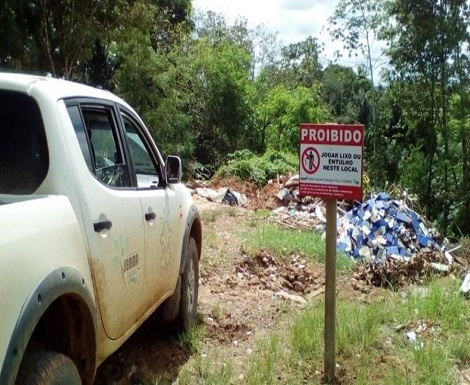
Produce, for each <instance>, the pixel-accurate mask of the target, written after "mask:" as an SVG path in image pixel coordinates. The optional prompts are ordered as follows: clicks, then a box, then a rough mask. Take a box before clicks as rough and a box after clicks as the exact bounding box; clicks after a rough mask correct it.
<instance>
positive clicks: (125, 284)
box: [0, 74, 202, 385]
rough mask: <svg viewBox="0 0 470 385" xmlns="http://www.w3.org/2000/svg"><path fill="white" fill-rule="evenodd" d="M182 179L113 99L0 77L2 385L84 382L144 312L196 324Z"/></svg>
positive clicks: (194, 257) (57, 84)
mask: <svg viewBox="0 0 470 385" xmlns="http://www.w3.org/2000/svg"><path fill="white" fill-rule="evenodd" d="M181 170H182V169H181V161H180V159H179V158H178V157H176V156H168V157H167V158H166V161H164V160H163V159H162V156H161V155H160V153H159V151H158V149H157V147H156V145H155V143H154V141H153V140H152V138H151V136H150V135H149V132H148V131H147V129H146V127H145V125H144V123H143V122H142V120H141V119H140V118H139V116H138V115H137V113H136V112H135V111H134V110H133V109H132V108H131V107H130V106H129V105H128V104H127V103H125V102H124V101H123V100H121V99H120V98H118V97H117V96H115V95H113V94H112V93H110V92H107V91H103V90H98V89H95V88H92V87H87V86H84V85H80V84H76V83H72V82H67V81H64V80H57V79H52V78H46V77H38V76H29V75H21V74H0V384H1V385H13V384H17V385H20V384H28V385H38V384H41V385H45V384H64V385H76V384H83V385H86V384H88V385H91V384H93V380H94V376H95V372H96V368H97V366H98V365H99V364H100V363H101V362H102V361H103V360H104V359H105V358H106V357H108V356H109V355H110V354H111V353H113V352H114V351H115V350H116V349H117V348H119V347H120V346H121V345H122V344H123V343H124V341H126V339H127V338H129V336H130V335H131V334H132V333H133V332H134V331H135V330H136V329H137V328H138V327H139V326H140V325H141V324H142V323H143V322H144V321H145V320H146V319H147V318H148V317H149V316H150V315H152V314H158V315H159V316H160V317H161V318H163V320H164V321H167V322H173V323H175V324H177V325H179V326H180V327H182V328H186V327H189V326H190V325H191V324H192V323H193V322H194V321H195V319H196V311H197V296H198V278H199V258H200V255H201V238H202V230H201V221H200V218H199V214H198V211H197V209H196V207H195V205H194V202H193V200H192V197H191V195H190V193H189V191H188V190H187V189H186V188H185V186H184V185H183V184H182V183H181V173H182V171H181ZM157 308H158V310H157ZM156 327H157V326H156Z"/></svg>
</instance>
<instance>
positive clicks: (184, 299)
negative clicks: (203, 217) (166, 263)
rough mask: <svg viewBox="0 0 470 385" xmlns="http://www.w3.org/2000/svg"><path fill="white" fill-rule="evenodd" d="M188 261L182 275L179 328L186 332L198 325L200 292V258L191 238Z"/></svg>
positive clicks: (188, 247) (187, 253)
mask: <svg viewBox="0 0 470 385" xmlns="http://www.w3.org/2000/svg"><path fill="white" fill-rule="evenodd" d="M185 259H186V261H185V266H184V270H183V274H182V275H181V299H180V305H179V313H178V326H179V327H180V328H181V329H183V330H186V329H188V328H190V327H191V326H192V325H194V324H195V323H196V319H197V298H198V291H199V257H198V253H197V246H196V241H195V240H194V238H192V237H190V238H189V242H188V246H187V248H186V258H185Z"/></svg>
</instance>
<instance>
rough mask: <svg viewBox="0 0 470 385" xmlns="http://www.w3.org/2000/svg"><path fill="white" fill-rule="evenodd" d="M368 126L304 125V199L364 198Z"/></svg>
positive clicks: (301, 170)
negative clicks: (366, 132) (365, 141)
mask: <svg viewBox="0 0 470 385" xmlns="http://www.w3.org/2000/svg"><path fill="white" fill-rule="evenodd" d="M363 155H364V126H362V125H344V124H305V123H302V124H301V125H300V173H299V174H300V186H299V195H300V196H312V197H322V198H334V199H359V200H360V199H362V170H363Z"/></svg>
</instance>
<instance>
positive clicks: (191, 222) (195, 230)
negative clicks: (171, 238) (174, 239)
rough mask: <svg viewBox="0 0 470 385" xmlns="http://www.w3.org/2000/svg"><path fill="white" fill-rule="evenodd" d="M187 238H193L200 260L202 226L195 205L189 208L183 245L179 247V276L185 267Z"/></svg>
mask: <svg viewBox="0 0 470 385" xmlns="http://www.w3.org/2000/svg"><path fill="white" fill-rule="evenodd" d="M189 237H193V238H194V240H195V241H196V246H197V254H198V256H199V259H200V258H201V250H202V225H201V219H200V217H199V213H198V211H197V209H196V206H195V205H192V206H191V209H190V210H189V215H188V218H187V221H186V231H185V232H184V237H183V244H182V245H181V263H180V270H179V275H181V274H183V271H184V267H185V265H186V261H185V260H184V259H185V258H186V246H187V244H188V242H189Z"/></svg>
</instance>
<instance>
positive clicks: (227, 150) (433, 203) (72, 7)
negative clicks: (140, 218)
mask: <svg viewBox="0 0 470 385" xmlns="http://www.w3.org/2000/svg"><path fill="white" fill-rule="evenodd" d="M468 17H469V7H468V4H467V2H465V1H464V0H378V1H372V0H365V1H357V0H341V1H340V2H339V3H338V5H337V7H336V10H335V12H334V14H333V15H332V17H331V18H330V19H329V20H328V26H329V27H328V30H329V32H330V37H331V39H332V40H338V41H341V42H342V43H343V45H344V47H345V49H344V50H343V52H345V53H346V54H348V55H352V56H358V57H362V58H363V59H364V62H365V63H366V65H365V66H359V67H355V68H351V67H347V66H344V65H341V64H340V63H341V58H338V60H337V61H336V62H334V63H332V62H329V63H325V62H323V61H322V60H321V59H320V58H321V57H322V52H323V46H322V45H321V44H320V43H319V42H318V40H316V39H315V37H313V36H310V37H307V38H306V39H305V40H304V41H299V42H297V43H294V44H288V45H283V44H282V42H280V41H279V40H278V37H277V35H276V34H272V33H269V32H268V31H267V29H266V28H265V27H264V26H258V27H257V28H254V29H250V28H249V26H248V22H247V20H245V19H243V18H238V19H237V20H235V21H234V22H228V21H227V20H226V19H225V18H224V17H223V16H222V15H220V14H216V13H214V12H207V13H198V14H197V13H195V12H194V10H193V9H192V4H191V1H190V0H83V1H81V2H75V1H72V0H64V1H53V0H5V1H4V2H3V3H2V5H0V33H1V36H2V39H1V40H0V68H1V69H2V70H7V71H23V72H33V73H38V74H50V75H51V76H55V77H61V78H65V79H72V80H78V81H81V82H84V83H87V84H90V85H93V86H97V87H101V88H106V89H110V90H111V91H113V92H115V93H117V94H119V95H121V96H122V97H124V98H125V99H126V100H128V101H129V103H130V104H131V105H133V106H134V107H135V108H136V110H138V112H139V113H140V114H141V115H142V116H143V117H144V119H145V121H146V122H147V125H148V127H149V129H150V131H151V133H152V135H153V136H154V137H155V139H156V141H157V143H158V144H159V146H160V148H161V149H162V151H163V152H164V153H165V154H168V153H176V154H178V155H180V156H181V157H182V158H183V159H184V161H185V164H186V170H187V172H188V173H189V174H188V175H191V172H194V170H196V168H200V167H203V168H204V169H205V170H206V172H205V175H211V174H212V173H214V172H215V171H216V170H217V169H218V168H219V167H220V166H221V165H224V164H225V163H226V160H227V159H228V158H230V157H231V156H232V155H231V154H233V153H237V154H241V153H243V154H258V155H262V154H264V153H269V154H271V153H272V152H273V151H274V152H283V153H290V154H296V153H297V151H298V126H299V124H300V123H301V122H338V123H362V124H364V125H365V127H366V148H365V161H366V165H365V171H366V173H367V174H368V175H369V177H370V180H371V183H372V186H373V188H374V189H375V190H380V189H383V188H385V186H390V185H397V186H400V188H401V189H403V190H405V189H406V190H407V191H408V194H416V196H417V197H418V198H419V199H418V201H419V202H420V204H421V206H422V208H423V209H424V210H425V212H426V214H427V215H428V217H429V218H431V219H432V220H434V221H435V222H436V224H438V225H439V226H440V228H441V229H442V230H443V231H444V232H446V233H449V234H457V235H460V234H468V233H470V173H469V170H470V143H469V138H470V107H469V101H470V88H469V85H470V82H469V80H470V77H469V70H468V68H469V66H468V62H469V57H468V54H469V52H468V49H469V47H470V45H469V31H468ZM378 40H381V41H382V43H383V46H384V47H385V48H384V49H383V50H382V52H380V53H379V55H378V56H381V57H382V58H383V57H386V58H387V60H388V64H387V65H386V66H382V77H381V79H380V81H379V79H377V78H376V74H377V73H378V72H377V64H379V62H378V61H377V59H378V57H376V56H377V55H375V54H374V53H375V52H376V50H375V48H374V44H375V43H376V42H377V41H378ZM374 55H375V56H374ZM380 63H381V62H380ZM245 150H246V152H243V151H245ZM240 151H242V152H240Z"/></svg>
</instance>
